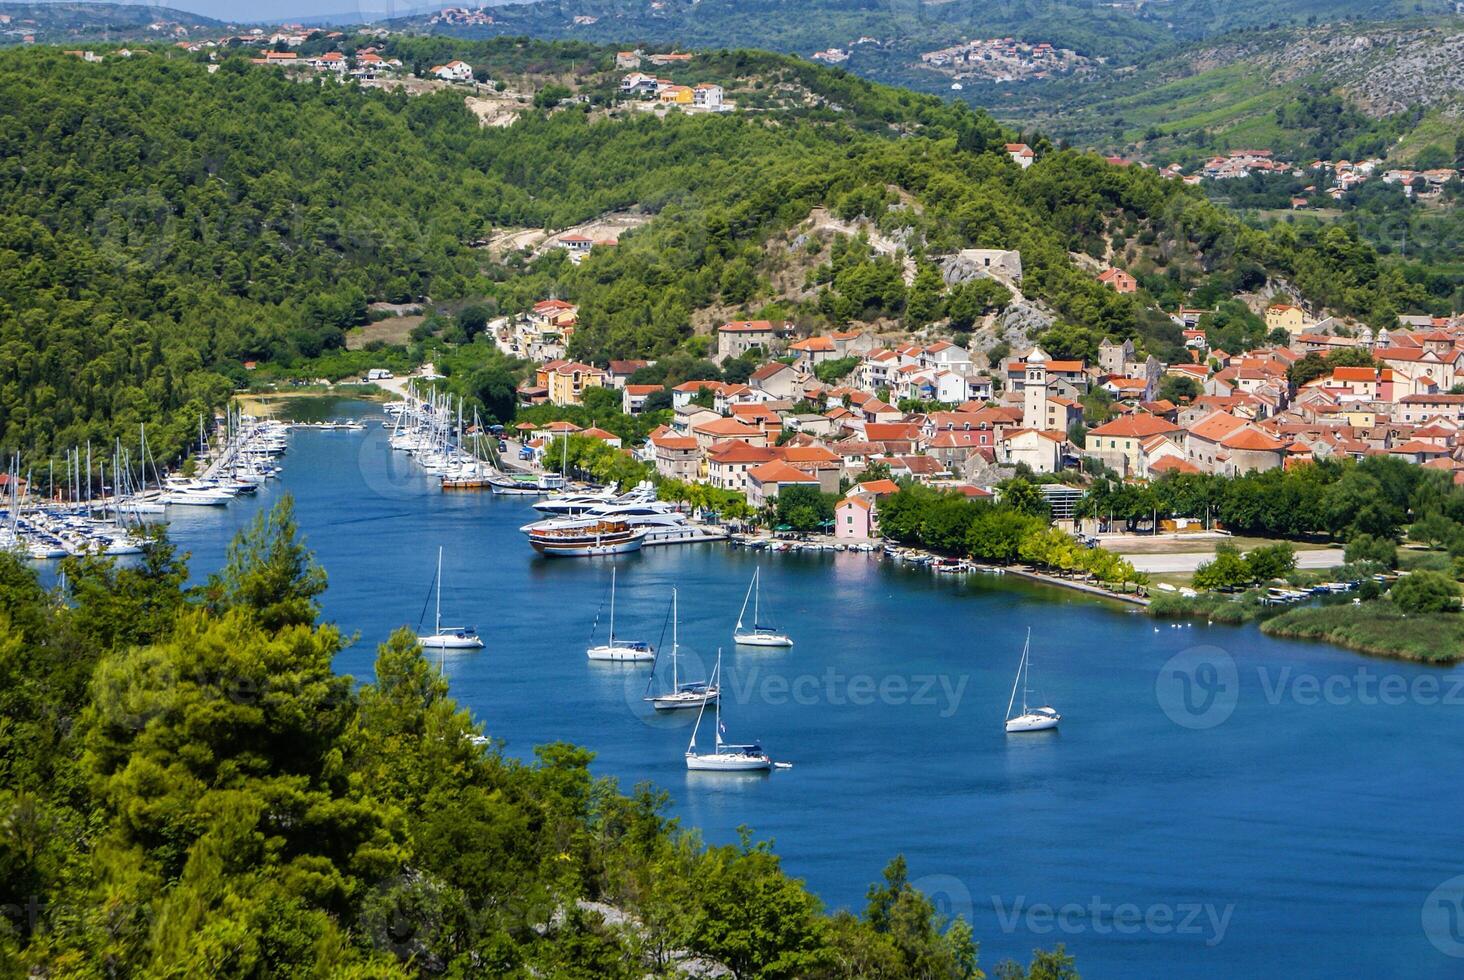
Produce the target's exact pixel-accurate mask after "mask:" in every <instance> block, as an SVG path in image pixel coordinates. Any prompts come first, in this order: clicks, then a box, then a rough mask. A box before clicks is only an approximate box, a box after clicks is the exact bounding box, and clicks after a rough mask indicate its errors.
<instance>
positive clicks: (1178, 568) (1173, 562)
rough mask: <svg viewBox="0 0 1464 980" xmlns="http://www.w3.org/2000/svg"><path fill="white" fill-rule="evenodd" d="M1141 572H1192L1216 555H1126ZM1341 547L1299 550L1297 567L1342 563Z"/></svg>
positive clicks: (1329, 566)
mask: <svg viewBox="0 0 1464 980" xmlns="http://www.w3.org/2000/svg"><path fill="white" fill-rule="evenodd" d="M1124 557H1125V558H1127V559H1128V560H1129V561H1131V562H1133V565H1134V568H1137V569H1138V570H1139V571H1141V572H1192V571H1194V570H1195V569H1197V568H1199V567H1200V566H1201V565H1202V564H1204V563H1205V562H1207V561H1209V560H1210V559H1211V558H1214V557H1215V554H1214V552H1210V551H1181V552H1175V553H1173V554H1168V555H1124ZM1342 560H1343V559H1342V549H1341V548H1322V549H1319V550H1316V551H1298V552H1297V553H1296V567H1297V568H1331V567H1332V566H1333V565H1340V564H1342Z"/></svg>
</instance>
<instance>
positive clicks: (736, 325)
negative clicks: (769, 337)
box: [717, 320, 773, 333]
mask: <svg viewBox="0 0 1464 980" xmlns="http://www.w3.org/2000/svg"><path fill="white" fill-rule="evenodd" d="M772 329H773V324H772V321H770V320H730V321H728V322H727V323H724V324H722V325H721V326H720V327H718V328H717V330H718V332H720V333H766V332H768V331H770V330H772Z"/></svg>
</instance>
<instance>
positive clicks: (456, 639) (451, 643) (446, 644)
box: [417, 634, 483, 650]
mask: <svg viewBox="0 0 1464 980" xmlns="http://www.w3.org/2000/svg"><path fill="white" fill-rule="evenodd" d="M417 642H418V643H419V644H421V646H422V648H423V649H424V650H481V649H483V641H482V640H480V639H479V638H478V637H476V636H454V635H452V634H443V635H441V636H419V637H417Z"/></svg>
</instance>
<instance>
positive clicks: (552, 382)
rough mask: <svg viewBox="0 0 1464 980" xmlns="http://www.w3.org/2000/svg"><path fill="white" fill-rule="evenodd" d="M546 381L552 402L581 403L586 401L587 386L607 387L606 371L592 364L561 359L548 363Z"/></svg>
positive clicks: (545, 384) (564, 403)
mask: <svg viewBox="0 0 1464 980" xmlns="http://www.w3.org/2000/svg"><path fill="white" fill-rule="evenodd" d="M544 382H545V383H544V387H546V388H548V389H549V401H550V403H551V404H554V405H579V404H581V403H582V402H583V401H584V392H585V389H586V388H603V387H605V372H604V371H601V370H600V369H599V368H597V367H595V366H593V365H590V364H581V363H579V362H578V361H561V362H555V363H551V364H550V365H548V370H546V371H545V372H544Z"/></svg>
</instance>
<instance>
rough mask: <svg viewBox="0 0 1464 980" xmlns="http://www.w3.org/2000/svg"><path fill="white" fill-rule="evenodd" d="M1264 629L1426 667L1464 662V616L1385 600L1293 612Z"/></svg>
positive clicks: (1263, 625) (1276, 634)
mask: <svg viewBox="0 0 1464 980" xmlns="http://www.w3.org/2000/svg"><path fill="white" fill-rule="evenodd" d="M1418 574H1423V573H1421V572H1420V573H1418ZM1410 577H1411V576H1410ZM1405 581H1406V579H1405ZM1394 589H1395V590H1396V589H1397V586H1394ZM1261 631H1262V632H1264V633H1267V634H1269V635H1271V636H1286V637H1296V638H1300V639H1308V640H1325V641H1326V642H1328V643H1335V644H1337V645H1338V646H1343V647H1347V648H1348V649H1350V650H1358V651H1361V652H1362V653H1372V654H1377V655H1379V656H1385V657H1400V658H1403V659H1405V660H1420V661H1423V662H1425V663H1454V662H1456V661H1458V660H1459V659H1461V658H1464V616H1460V615H1459V614H1458V613H1453V612H1449V613H1444V612H1433V613H1417V614H1410V613H1407V612H1404V611H1403V610H1402V609H1399V608H1398V606H1397V605H1396V604H1394V603H1392V602H1387V601H1374V602H1364V603H1361V604H1360V605H1351V604H1346V605H1330V606H1305V607H1301V608H1297V609H1290V610H1288V611H1286V612H1284V613H1282V614H1281V615H1279V616H1276V617H1274V618H1272V619H1268V620H1266V621H1265V622H1264V623H1262V624H1261Z"/></svg>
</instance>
